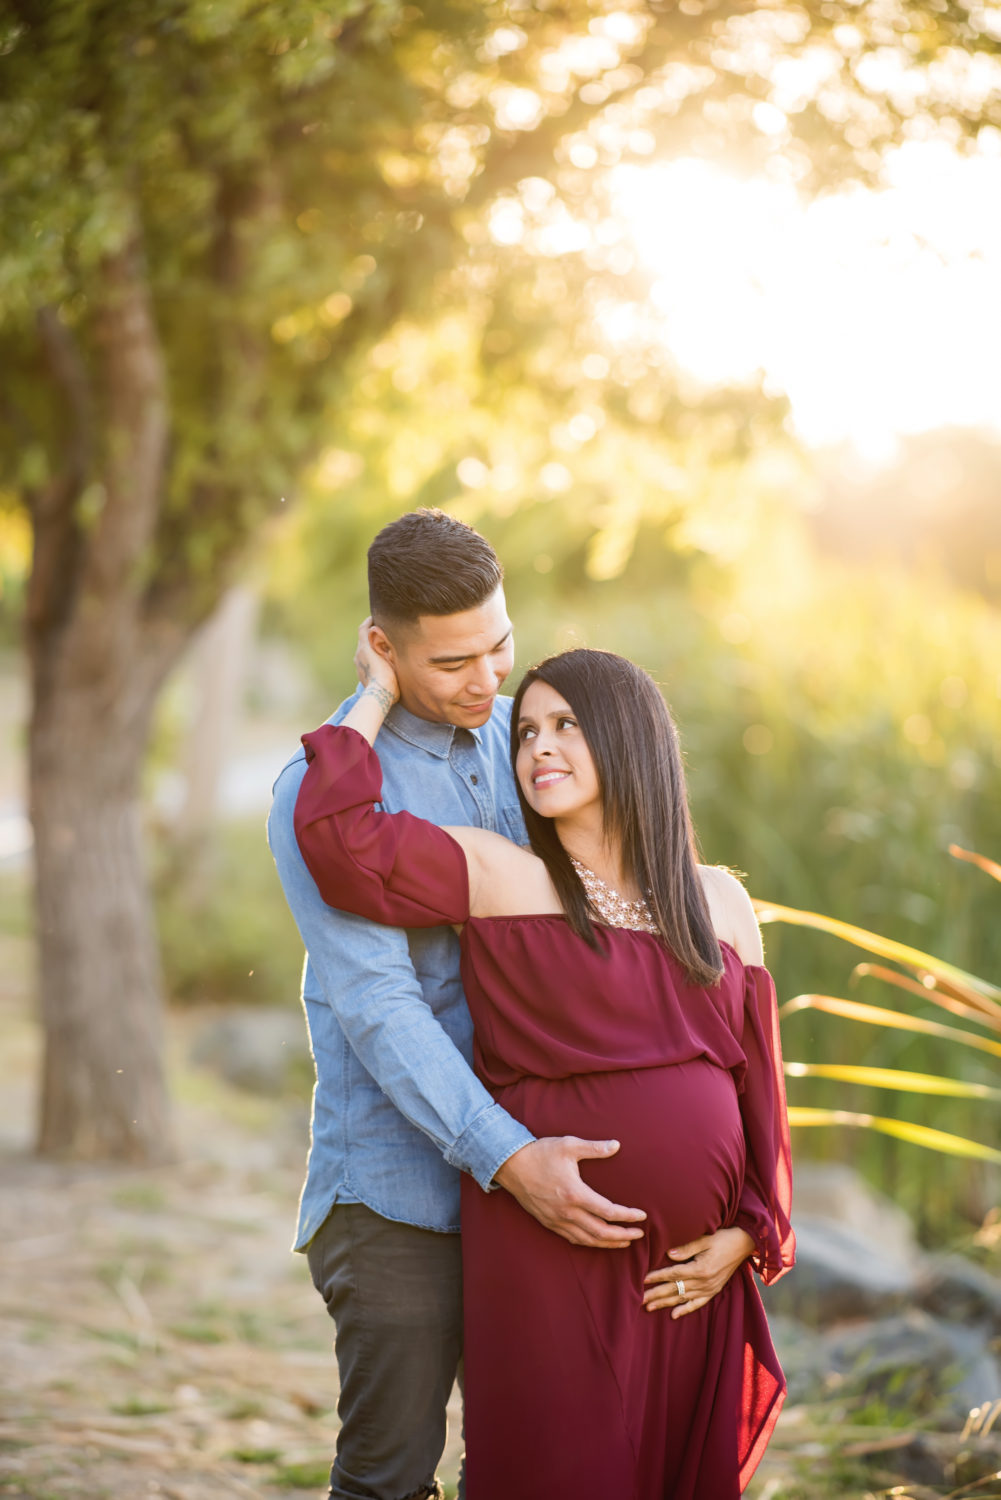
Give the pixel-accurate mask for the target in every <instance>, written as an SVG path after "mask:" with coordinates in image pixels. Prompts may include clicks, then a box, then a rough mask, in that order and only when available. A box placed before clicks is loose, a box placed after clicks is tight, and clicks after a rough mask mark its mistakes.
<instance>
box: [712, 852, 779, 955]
mask: <svg viewBox="0 0 1001 1500" xmlns="http://www.w3.org/2000/svg"><path fill="white" fill-rule="evenodd" d="M699 875H700V876H701V878H702V889H703V890H704V892H705V896H706V901H707V902H708V904H709V916H710V919H711V921H712V924H713V929H714V931H715V933H716V936H717V937H718V938H719V939H720V940H721V941H722V942H724V943H729V944H730V946H731V948H735V949H736V950H737V953H738V954H739V955H740V958H741V960H742V961H743V962H744V963H745V964H760V963H763V962H764V956H765V955H764V949H763V948H762V946H761V932H760V930H759V928H758V919H757V917H756V916H755V915H754V907H753V906H752V905H751V898H750V896H749V895H748V894H747V892H746V890H745V889H744V887H743V885H742V884H741V882H740V881H739V880H738V879H737V876H736V875H734V873H733V872H732V870H728V869H726V867H725V866H723V865H699Z"/></svg>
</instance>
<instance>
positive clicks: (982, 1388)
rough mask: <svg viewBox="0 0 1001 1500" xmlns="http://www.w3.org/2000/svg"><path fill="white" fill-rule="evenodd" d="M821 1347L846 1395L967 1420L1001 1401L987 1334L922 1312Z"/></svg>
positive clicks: (829, 1337) (861, 1327)
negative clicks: (976, 1411)
mask: <svg viewBox="0 0 1001 1500" xmlns="http://www.w3.org/2000/svg"><path fill="white" fill-rule="evenodd" d="M822 1344H823V1348H824V1353H825V1358H826V1362H827V1367H828V1369H829V1370H830V1371H831V1372H832V1373H833V1375H834V1376H835V1377H836V1380H837V1384H838V1388H839V1391H840V1392H841V1393H842V1394H850V1395H853V1396H857V1397H869V1398H872V1399H879V1400H884V1401H885V1402H886V1404H887V1406H891V1407H905V1408H906V1409H907V1410H908V1411H911V1412H913V1413H915V1414H916V1415H923V1414H926V1413H930V1412H935V1413H936V1414H937V1415H939V1416H942V1415H948V1416H950V1417H952V1418H954V1419H956V1420H960V1421H962V1420H965V1418H966V1416H967V1415H968V1413H969V1412H970V1410H971V1409H972V1408H973V1407H975V1406H981V1405H983V1404H984V1403H988V1402H993V1401H997V1400H1001V1366H999V1364H998V1361H997V1359H996V1358H995V1356H994V1355H993V1353H992V1352H991V1349H990V1346H989V1343H988V1338H987V1336H986V1333H985V1332H983V1331H982V1330H980V1329H978V1328H961V1327H958V1326H956V1325H955V1324H952V1323H946V1322H943V1321H942V1320H941V1319H939V1318H933V1317H931V1316H930V1315H929V1314H928V1313H926V1312H923V1311H921V1309H919V1308H911V1309H909V1310H908V1311H907V1312H906V1313H903V1314H900V1315H898V1316H894V1317H889V1318H879V1319H876V1320H875V1321H873V1322H869V1323H862V1324H858V1325H856V1326H854V1327H849V1328H841V1329H833V1330H831V1331H830V1332H829V1333H826V1334H824V1335H823V1336H822Z"/></svg>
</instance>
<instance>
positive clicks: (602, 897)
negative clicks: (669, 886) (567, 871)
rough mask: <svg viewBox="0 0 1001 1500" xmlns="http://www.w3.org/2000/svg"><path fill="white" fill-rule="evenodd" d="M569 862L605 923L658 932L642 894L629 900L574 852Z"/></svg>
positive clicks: (634, 930)
mask: <svg viewBox="0 0 1001 1500" xmlns="http://www.w3.org/2000/svg"><path fill="white" fill-rule="evenodd" d="M570 863H571V864H572V865H573V867H574V870H575V871H576V873H577V876H578V878H579V880H580V883H581V885H582V886H583V887H584V894H585V895H586V896H587V899H588V901H589V902H590V903H591V906H592V907H593V908H594V910H595V911H596V912H597V913H598V916H599V917H600V918H601V920H602V922H603V923H604V924H605V926H606V927H628V928H629V929H630V930H631V931H633V932H653V933H657V932H659V928H658V927H657V924H656V922H655V921H654V920H653V917H652V916H651V915H650V908H649V906H647V904H646V902H645V901H644V900H643V898H642V897H640V899H639V900H638V901H627V900H626V898H625V896H620V895H619V893H618V891H613V890H612V888H611V886H610V885H606V884H605V882H604V881H603V880H602V878H601V876H600V875H596V874H595V873H594V871H593V870H589V869H588V867H587V865H582V864H581V862H580V860H579V859H575V858H574V856H573V855H572V854H571V855H570Z"/></svg>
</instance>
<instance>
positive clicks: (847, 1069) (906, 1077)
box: [784, 1062, 1001, 1099]
mask: <svg viewBox="0 0 1001 1500" xmlns="http://www.w3.org/2000/svg"><path fill="white" fill-rule="evenodd" d="M784 1066H785V1071H786V1076H787V1077H789V1078H836V1079H838V1080H839V1081H840V1082H841V1083H864V1084H867V1085H868V1086H869V1087H870V1088H877V1089H898V1090H900V1091H901V1092H902V1093H905V1094H943V1095H948V1097H949V1098H952V1099H1001V1089H992V1088H991V1087H990V1086H989V1085H988V1084H986V1083H964V1082H963V1080H962V1079H960V1078H942V1077H940V1076H939V1075H938V1074H937V1073H905V1072H903V1071H901V1070H899V1069H897V1068H871V1067H865V1066H856V1065H855V1064H854V1063H801V1062H787V1063H786V1064H785V1065H784Z"/></svg>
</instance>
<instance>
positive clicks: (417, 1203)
mask: <svg viewBox="0 0 1001 1500" xmlns="http://www.w3.org/2000/svg"><path fill="white" fill-rule="evenodd" d="M369 592H370V600H371V611H372V621H371V623H369V624H367V625H366V627H364V628H365V629H366V632H367V635H368V639H369V641H370V643H371V644H372V646H374V648H375V649H376V650H377V651H379V652H381V653H383V654H384V655H385V656H386V657H388V659H389V660H390V661H391V662H392V664H393V667H394V668H395V671H396V675H397V678H398V680H399V685H400V701H399V703H398V704H396V706H395V707H394V708H393V709H392V710H391V712H390V714H389V716H388V718H387V720H386V724H385V728H384V731H383V734H382V735H381V736H380V740H379V758H380V760H381V762H382V767H383V777H384V791H383V805H384V806H385V807H386V808H387V809H388V810H390V811H398V810H400V809H402V808H406V809H408V810H410V811H412V812H414V813H417V814H419V815H420V816H423V817H426V818H430V819H431V820H432V821H434V822H436V823H441V824H452V825H457V824H478V825H480V826H482V827H484V828H491V829H495V830H497V831H499V832H501V833H504V834H506V835H507V836H509V837H511V838H514V839H517V840H518V841H519V842H525V841H526V840H525V832H524V826H523V823H522V820H521V813H520V809H519V804H518V797H517V792H516V790H515V785H514V779H513V776H512V773H511V769H510V764H509V758H508V756H509V752H508V736H509V725H510V711H511V707H510V699H504V698H500V697H498V691H499V689H500V686H501V684H502V683H503V681H504V679H505V678H506V677H507V675H508V674H509V672H510V671H511V667H512V665H513V660H514V651H513V643H512V632H511V623H510V621H509V619H508V617H507V610H506V605H505V601H504V591H503V587H502V572H501V568H500V564H499V563H498V561H497V558H496V556H495V554H494V552H493V549H492V548H491V547H490V545H489V543H488V542H486V541H485V540H484V538H483V537H481V536H479V535H478V533H476V532H475V531H473V530H472V529H471V528H470V527H468V526H465V525H464V524H463V523H461V522H459V521H457V520H455V519H454V518H452V517H450V516H447V515H445V514H443V513H442V512H441V511H434V510H422V511H415V512H412V513H411V514H408V515H405V516H401V517H400V519H399V520H397V521H394V522H393V523H392V524H391V525H389V526H387V527H385V529H384V530H383V531H381V532H380V533H379V535H378V536H377V537H376V538H375V540H374V542H373V543H372V546H371V548H370V550H369ZM353 701H354V699H353V698H351V699H349V700H347V702H346V703H343V704H342V705H341V707H340V708H339V709H338V710H337V712H336V713H335V714H334V715H333V716H332V722H334V723H336V722H338V721H339V720H340V719H341V718H342V717H343V715H344V714H345V713H346V712H347V710H348V708H349V706H350V704H351V703H352V702H353ZM304 771H305V757H304V753H303V752H302V751H301V750H300V751H299V752H298V753H297V754H296V755H295V756H293V758H292V760H290V761H289V763H288V765H287V766H286V767H285V769H284V770H283V771H282V773H281V775H280V776H279V778H278V780H277V782H276V783H275V789H274V805H273V807H272V811H271V816H270V819H269V822H268V837H269V841H270V844H271V848H272V852H273V854H274V857H275V863H276V865H277V867H278V873H279V875H280V877H281V881H282V885H283V887H284V890H285V895H286V897H287V899H288V903H289V906H290V907H291V909H292V913H293V915H294V917H295V919H296V922H297V924H298V927H299V931H300V933H301V935H302V938H303V941H304V943H305V945H306V950H307V958H306V964H305V968H304V971H303V987H302V994H303V1002H304V1005H305V1010H306V1016H307V1020H308V1024H309V1031H310V1039H311V1045H312V1050H313V1056H314V1059H315V1063H316V1087H315V1090H314V1095H313V1119H312V1144H311V1148H310V1154H309V1163H308V1169H307V1176H306V1183H305V1186H304V1188H303V1193H302V1201H301V1205H300V1217H299V1228H298V1234H297V1237H296V1242H295V1248H296V1249H297V1250H305V1251H306V1254H307V1256H308V1260H309V1265H310V1270H311V1273H312V1276H313V1281H314V1284H315V1285H316V1287H317V1290H318V1291H320V1292H321V1293H322V1295H323V1297H324V1299H325V1300H326V1303H327V1308H328V1311H329V1312H330V1314H331V1316H332V1317H333V1319H334V1322H335V1326H336V1339H335V1348H336V1355H337V1363H338V1368H339V1372H340V1384H341V1394H340V1400H339V1402H338V1413H339V1416H340V1420H341V1428H340V1432H339V1435H338V1439H337V1455H336V1458H335V1461H334V1464H333V1467H332V1469H331V1473H330V1500H424V1497H429V1496H435V1495H440V1493H441V1492H440V1489H439V1487H438V1484H437V1481H436V1479H435V1468H436V1466H437V1463H438V1460H439V1458H440V1456H441V1452H442V1448H443V1446H444V1440H445V1405H446V1402H447V1400H448V1397H449V1394H450V1392H451V1389H452V1385H453V1381H454V1379H455V1376H456V1373H457V1371H458V1369H459V1365H460V1358H461V1353H462V1305H461V1261H460V1252H459V1240H458V1229H459V1172H460V1171H467V1172H469V1173H471V1174H472V1176H473V1177H475V1178H476V1180H477V1181H478V1182H479V1184H480V1186H481V1187H482V1188H483V1189H484V1190H485V1191H488V1192H490V1191H494V1190H497V1189H503V1190H506V1191H508V1192H510V1193H512V1194H513V1195H514V1196H515V1197H516V1198H517V1199H518V1201H519V1202H520V1203H521V1204H522V1205H523V1207H524V1208H525V1209H527V1211H528V1212H529V1213H532V1214H534V1215H535V1217H536V1218H537V1219H539V1221H540V1222H541V1223H543V1224H545V1225H546V1226H547V1228H549V1229H551V1230H553V1231H554V1232H555V1233H557V1234H561V1235H563V1236H564V1237H565V1238H566V1239H568V1240H570V1241H572V1242H573V1243H575V1244H580V1245H591V1246H594V1247H598V1248H606V1249H615V1248H617V1247H621V1246H624V1245H626V1244H627V1243H628V1242H629V1241H630V1240H631V1239H634V1238H636V1237H638V1236H639V1235H640V1234H642V1230H641V1229H640V1228H639V1227H638V1224H639V1221H641V1220H642V1219H643V1218H645V1215H644V1214H643V1213H642V1211H641V1210H639V1209H632V1208H626V1207H623V1206H621V1205H616V1204H613V1203H610V1202H609V1201H608V1200H607V1199H605V1198H602V1197H601V1196H600V1195H599V1194H597V1193H595V1192H593V1191H592V1190H591V1189H590V1188H588V1187H587V1186H586V1184H585V1183H584V1182H583V1180H582V1179H581V1176H580V1173H579V1170H578V1162H579V1160H580V1159H581V1158H583V1157H599V1156H607V1155H610V1154H611V1153H612V1152H613V1151H615V1150H617V1149H618V1148H617V1146H616V1143H615V1142H609V1141H582V1140H578V1139H576V1138H575V1137H560V1138H551V1139H547V1140H535V1139H534V1137H533V1136H532V1135H531V1134H530V1133H529V1132H528V1131H527V1130H526V1129H525V1128H524V1127H523V1126H522V1125H520V1124H519V1123H518V1122H517V1121H515V1120H513V1119H511V1117H510V1116H509V1115H508V1114H506V1113H505V1111H504V1110H503V1109H501V1108H500V1106H499V1105H497V1104H495V1103H494V1102H493V1100H492V1099H491V1097H490V1095H489V1094H488V1093H487V1092H486V1090H485V1089H484V1088H483V1086H482V1084H480V1083H479V1081H478V1080H477V1078H476V1077H475V1075H474V1074H473V1072H472V1069H471V1067H470V1058H471V1053H472V1028H471V1023H470V1019H469V1014H468V1011H467V1009H466V1005H465V999H464V997H463V994H462V988H461V984H460V980H459V951H458V942H457V939H456V937H455V935H454V933H453V932H452V931H451V930H450V929H447V928H436V929H431V930H428V931H411V932H403V931H397V930H394V929H391V928H387V927H380V926H377V925H375V924H373V923H370V922H366V921H363V920H362V919H361V918H357V917H352V916H348V915H346V914H344V913H342V912H335V911H333V910H332V909H331V908H330V907H328V906H326V905H325V903H324V902H323V900H322V898H321V897H320V895H319V893H318V891H317V889H316V886H315V885H314V883H313V880H312V878H311V876H310V875H309V873H308V871H307V869H306V867H305V864H304V863H303V860H302V857H301V855H300V853H299V849H298V846H297V844H296V841H295V834H294V831H293V823H292V815H293V810H294V807H295V801H296V796H297V793H298V790H299V785H300V782H301V780H302V776H303V773H304ZM460 1493H461V1488H460Z"/></svg>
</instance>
